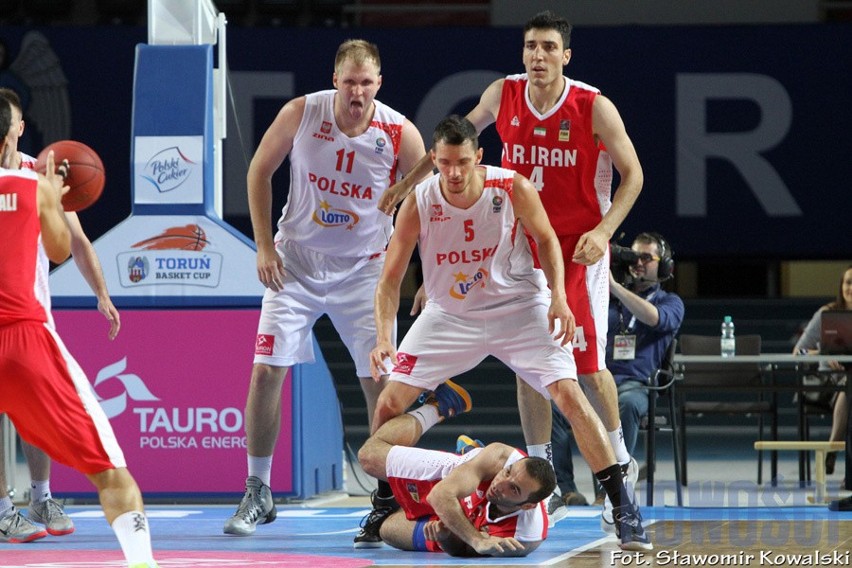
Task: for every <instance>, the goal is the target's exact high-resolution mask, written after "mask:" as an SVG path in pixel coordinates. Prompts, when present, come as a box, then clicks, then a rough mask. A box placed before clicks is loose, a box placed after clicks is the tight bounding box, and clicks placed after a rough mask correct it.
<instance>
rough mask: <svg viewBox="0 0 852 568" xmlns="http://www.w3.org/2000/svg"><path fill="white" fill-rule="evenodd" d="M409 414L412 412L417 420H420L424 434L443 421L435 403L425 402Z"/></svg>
mask: <svg viewBox="0 0 852 568" xmlns="http://www.w3.org/2000/svg"><path fill="white" fill-rule="evenodd" d="M408 414H410V415H411V416H413V417H414V419H415V420H417V421H418V422H420V427H421V428H422V429H423V432H422V433H423V434H425V433H426V431H427V430H428V429H429V428H431V427H432V426H434V425H435V424H437V423H438V422H440V421H441V415H440V414H438V407H437V406H435V405H434V404H424V405H423V406H421V407H419V408H415V409H414V410H412V411H411V412H409V413H408Z"/></svg>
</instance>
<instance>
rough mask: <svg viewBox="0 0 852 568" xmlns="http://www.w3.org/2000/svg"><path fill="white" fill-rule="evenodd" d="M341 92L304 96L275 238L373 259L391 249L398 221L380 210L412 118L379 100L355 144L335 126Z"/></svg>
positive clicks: (326, 250) (337, 254)
mask: <svg viewBox="0 0 852 568" xmlns="http://www.w3.org/2000/svg"><path fill="white" fill-rule="evenodd" d="M335 92H336V91H334V90H329V91H320V92H318V93H312V94H309V95H307V96H306V97H305V99H306V100H305V114H304V116H303V117H302V122H301V124H300V125H299V130H298V131H297V132H296V137H295V138H294V140H293V149H292V150H291V151H290V194H289V196H288V197H287V204H286V205H285V206H284V209H283V212H282V216H281V219H280V220H279V221H278V230H279V234H278V236H277V237H276V240H278V239H280V238H282V237H283V238H286V239H288V240H291V241H295V242H296V243H298V244H299V245H301V246H303V247H305V248H309V249H312V250H315V251H318V252H322V253H324V254H329V255H333V256H344V257H363V256H369V255H372V254H375V253H379V252H381V251H383V250H384V249H385V247H386V246H387V242H388V239H389V238H390V235H391V232H392V231H393V219H392V218H391V217H390V216H388V215H385V214H384V213H382V212H381V211H379V210H378V208H377V204H378V201H379V197H380V196H381V195H382V193H383V192H384V191H385V189H387V188H388V187H389V186H390V184H392V183H394V182H395V180H396V170H397V156H398V155H399V147H400V140H401V138H402V125H403V122H404V121H405V117H404V116H403V115H401V114H400V113H398V112H396V111H395V110H393V109H391V108H390V107H388V106H386V105H384V104H382V103H380V102H379V101H375V105H376V110H375V114H374V115H373V120H372V123H371V124H370V126H369V127H368V128H367V130H366V131H365V132H363V133H362V134H360V135H359V136H356V137H354V138H350V137H349V136H347V135H345V134H343V133H342V132H341V131H340V130H339V129H338V128H337V124H336V122H335V120H334V95H335Z"/></svg>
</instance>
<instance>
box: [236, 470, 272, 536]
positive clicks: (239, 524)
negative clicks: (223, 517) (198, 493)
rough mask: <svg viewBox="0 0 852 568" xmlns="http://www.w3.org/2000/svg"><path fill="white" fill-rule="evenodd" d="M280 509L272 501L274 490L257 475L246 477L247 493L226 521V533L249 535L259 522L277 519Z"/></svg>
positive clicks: (264, 522)
mask: <svg viewBox="0 0 852 568" xmlns="http://www.w3.org/2000/svg"><path fill="white" fill-rule="evenodd" d="M277 514H278V511H277V510H276V509H275V502H274V501H272V491H271V490H270V489H269V486H268V485H266V484H264V483H263V482H262V481H261V480H260V479H258V478H257V477H254V476H251V477H249V478H247V479H246V493H245V495H243V499H242V501H240V506H239V507H237V512H236V513H234V515H233V516H232V517H231V518H230V519H228V520H227V521H225V528H224V529H223V532H224V533H225V534H233V535H236V536H249V535H252V534H254V531H255V528H256V527H257V525H258V524H261V525H265V524H267V523H271V522H272V521H274V520H275V517H276V516H277Z"/></svg>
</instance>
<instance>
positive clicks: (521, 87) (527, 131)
mask: <svg viewBox="0 0 852 568" xmlns="http://www.w3.org/2000/svg"><path fill="white" fill-rule="evenodd" d="M565 82H566V86H565V91H564V92H563V93H562V97H561V98H560V100H559V101H558V102H557V103H556V104H555V105H554V107H553V108H552V109H550V110H549V111H548V112H547V113H545V114H541V113H539V112H538V111H537V110H536V109H535V107H533V105H532V103H531V102H530V100H529V97H528V95H527V86H528V80H527V75H526V74H522V75H510V76H508V77H506V80H505V81H504V83H503V93H502V98H501V99H500V111H499V113H498V115H497V121H496V128H497V132H498V133H499V134H500V139H501V140H502V141H503V162H502V165H503V167H504V168H509V169H513V170H515V171H517V172H518V173H520V174H522V175H524V176H526V177H527V178H529V180H530V181H531V182H532V183H533V185H535V187H536V189H538V190H539V196H540V197H541V201H542V204H543V205H544V208H545V210H546V211H547V215H548V217H549V218H550V223H551V225H553V228H554V230H555V231H556V234H557V235H559V236H565V235H580V234H582V233H585V232H586V231H589V230H591V229H593V228H594V227H595V226H596V225H597V224H598V223H599V222H600V220H601V218H602V217H603V215H604V214H605V213H606V212H607V211H608V210H609V207H610V205H611V202H610V194H611V191H612V160H611V159H610V157H609V154H607V152H606V150H605V149H604V148H603V147H602V145H600V144H598V143H597V142H596V141H595V136H594V131H593V129H592V105H593V104H594V101H595V97H596V96H597V95H598V94H599V91H598V90H597V89H595V88H594V87H591V86H589V85H586V84H585V83H581V82H579V81H573V80H571V79H568V78H567V77H566V78H565Z"/></svg>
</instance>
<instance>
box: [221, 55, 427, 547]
mask: <svg viewBox="0 0 852 568" xmlns="http://www.w3.org/2000/svg"><path fill="white" fill-rule="evenodd" d="M380 72H381V61H380V58H379V51H378V48H376V46H375V45H373V44H371V43H368V42H366V41H362V40H348V41H345V42H344V43H343V44H341V46H340V47H339V48H338V51H337V56H336V58H335V64H334V75H333V83H334V87H335V89H334V90H329V91H321V92H318V93H313V94H309V95H306V96H302V97H298V98H296V99H293V100H291V101H289V102H288V103H287V104H285V105H284V107H283V108H282V109H281V111H280V112H279V113H278V116H277V117H276V118H275V120H274V121H273V123H272V125H271V126H270V127H269V129H268V130H267V131H266V134H264V136H263V139H262V140H261V142H260V145H259V146H258V148H257V152H256V153H255V155H254V158H253V159H252V162H251V166H250V167H249V172H248V198H249V209H250V212H251V220H252V227H253V229H254V237H255V242H256V244H257V273H258V278H259V279H260V281H261V283H263V285H264V286H265V287H266V292H265V294H264V297H263V306H262V309H261V315H260V323H259V325H258V332H257V338H256V342H255V356H254V366H253V368H252V376H251V384H250V386H249V392H248V400H247V402H246V412H245V424H246V438H247V444H248V448H247V449H248V478H247V480H246V493H245V496H244V497H243V499H242V502H241V503H240V505H239V507H238V509H237V511H236V513H235V514H234V515H233V516H232V517H231V518H229V519H228V520H227V521H226V522H225V527H224V531H225V532H226V533H228V534H234V535H241V536H245V535H250V534H252V533H254V532H255V527H256V525H257V524H258V523H269V522H272V521H273V520H274V519H275V514H276V513H275V506H274V504H273V503H272V495H271V490H270V487H269V485H270V478H271V469H272V453H273V450H274V448H275V443H276V441H277V439H278V431H279V428H280V425H281V387H282V385H283V383H284V377H285V376H286V374H287V370H288V369H289V368H290V367H291V366H292V365H295V364H298V363H306V362H312V361H313V360H314V355H313V343H312V341H313V340H312V336H311V329H312V328H313V325H314V322H316V320H317V319H318V318H319V317H320V316H322V315H323V314H328V316H329V318H330V319H331V321H332V323H333V324H334V326H335V328H336V329H337V331H338V333H339V334H340V337H341V339H342V340H343V342H344V343H345V344H346V347H347V349H348V350H349V353H350V355H351V356H352V358H353V359H354V360H355V367H356V372H357V375H358V377H359V378H360V379H361V380H360V382H361V388H362V390H363V391H364V395H365V398H366V401H367V405H366V406H367V415H368V419H369V417H371V416H372V414H373V409H374V407H375V403H376V399H377V398H378V396H379V392H380V391H381V389H382V387H383V386H384V379H383V378H380V379H379V380H377V381H373V380H372V379H371V378H370V366H369V354H370V349H371V348H372V346H373V345H374V344H375V341H376V330H375V323H374V319H373V293H374V290H375V287H376V281H377V280H378V277H379V274H380V273H381V270H382V264H383V262H384V249H385V247H386V245H387V242H388V239H389V238H390V235H391V219H390V217H387V216H386V215H384V214H383V213H381V212H380V211H379V210H378V209H377V208H376V204H377V203H378V200H379V197H380V196H381V194H382V193H383V192H384V191H385V189H387V187H388V185H389V184H390V183H393V182H394V181H395V180H396V178H397V177H398V176H399V175H400V174H403V173H406V172H408V171H409V170H410V169H411V167H412V166H413V165H414V164H415V163H416V162H417V160H419V159H420V158H421V157H422V156H424V155H425V148H424V146H423V139H422V138H421V136H420V133H419V132H418V131H417V129H416V128H415V127H414V125H413V124H412V123H411V121H409V120H406V119H405V117H404V116H402V115H401V114H399V113H398V112H396V111H394V110H393V109H391V108H389V107H387V106H386V105H383V104H382V103H380V102H379V101H377V100H375V96H376V93H377V92H378V90H379V87H380V86H381V84H382V76H381V74H380ZM288 156H289V158H290V160H289V161H290V192H289V195H288V197H287V204H286V205H285V207H284V210H283V213H282V216H281V219H280V220H279V222H278V233H277V234H276V235H275V238H274V239H273V236H272V230H271V227H270V223H269V215H270V211H271V208H272V176H273V174H274V173H275V172H276V171H277V170H278V168H279V167H280V166H281V164H282V163H283V161H284V159H285V158H286V157H288Z"/></svg>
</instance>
